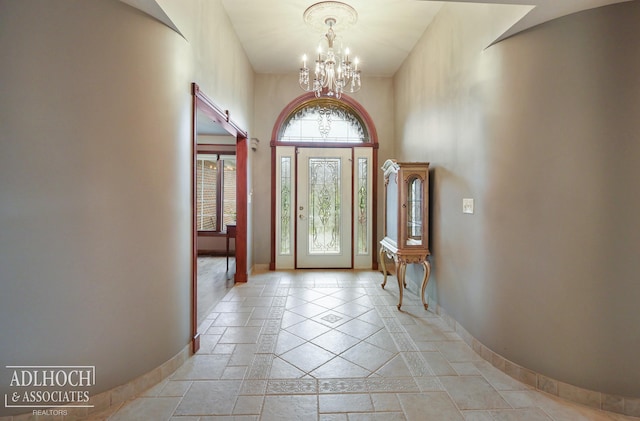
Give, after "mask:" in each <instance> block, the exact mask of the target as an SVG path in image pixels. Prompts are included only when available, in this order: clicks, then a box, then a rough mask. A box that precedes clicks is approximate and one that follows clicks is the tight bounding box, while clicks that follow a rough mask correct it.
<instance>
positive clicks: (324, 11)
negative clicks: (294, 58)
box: [299, 1, 361, 99]
mask: <svg viewBox="0 0 640 421" xmlns="http://www.w3.org/2000/svg"><path fill="white" fill-rule="evenodd" d="M303 18H304V21H305V22H306V23H307V24H309V25H311V26H313V27H317V26H318V23H322V24H323V25H326V26H328V27H329V29H328V31H327V33H326V34H325V36H324V37H325V38H326V40H327V44H328V48H327V51H326V52H324V51H323V50H322V47H321V46H319V47H318V56H317V58H316V60H315V70H314V78H313V81H311V79H310V71H309V68H308V67H307V55H306V54H305V55H304V56H303V57H302V67H301V68H300V75H299V83H300V87H301V88H302V89H303V90H305V91H307V92H314V93H315V95H316V97H318V98H319V97H320V96H321V95H322V94H325V95H327V96H329V97H334V96H335V97H336V98H338V99H339V98H340V97H341V96H342V93H343V92H347V93H354V92H358V91H359V90H360V86H361V82H360V70H359V69H358V58H355V59H354V61H353V62H352V61H351V59H350V58H349V49H348V48H346V49H345V50H344V52H342V51H340V50H338V51H336V50H335V49H334V42H335V40H336V34H335V31H334V29H333V28H334V27H336V26H337V24H338V19H339V18H340V24H341V25H342V26H344V25H345V24H346V25H349V24H354V23H355V22H356V20H357V19H358V14H357V13H356V11H355V9H354V8H353V7H351V6H349V5H348V4H345V3H340V2H337V1H325V2H320V3H316V4H314V5H312V6H310V7H309V8H307V10H305V12H304V14H303Z"/></svg>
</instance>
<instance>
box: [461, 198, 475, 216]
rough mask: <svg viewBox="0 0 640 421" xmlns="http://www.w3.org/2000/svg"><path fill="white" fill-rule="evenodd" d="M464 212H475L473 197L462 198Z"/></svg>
mask: <svg viewBox="0 0 640 421" xmlns="http://www.w3.org/2000/svg"><path fill="white" fill-rule="evenodd" d="M462 213H473V199H462Z"/></svg>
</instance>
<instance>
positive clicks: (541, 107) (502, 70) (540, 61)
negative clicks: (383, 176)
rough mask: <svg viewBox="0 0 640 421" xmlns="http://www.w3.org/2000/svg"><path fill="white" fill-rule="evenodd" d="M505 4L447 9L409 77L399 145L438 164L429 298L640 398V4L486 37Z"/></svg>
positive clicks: (561, 373) (576, 377)
mask: <svg viewBox="0 0 640 421" xmlns="http://www.w3.org/2000/svg"><path fill="white" fill-rule="evenodd" d="M499 14H500V10H498V9H496V8H495V6H487V5H476V6H473V7H472V6H470V5H465V7H462V6H461V5H457V4H450V5H446V6H445V7H444V8H443V10H442V12H441V13H440V15H438V16H437V17H436V19H435V21H434V23H433V25H432V26H431V27H430V28H429V29H428V30H427V31H426V33H425V34H424V36H423V38H422V39H421V40H420V41H419V43H418V45H417V46H416V48H415V49H414V51H413V52H412V54H411V56H410V58H409V59H408V60H407V61H406V62H405V63H404V65H403V67H402V69H401V70H400V71H399V73H398V74H397V75H396V78H395V101H396V114H395V116H396V135H397V142H398V143H397V146H396V148H397V149H396V150H397V153H398V157H399V158H401V159H411V160H425V161H430V162H431V163H432V166H433V168H434V173H433V189H432V192H431V194H432V207H433V209H432V219H433V225H432V252H433V276H432V281H431V284H430V286H429V288H428V292H429V295H430V296H431V297H432V298H434V299H435V300H437V302H438V303H439V304H440V305H441V306H442V307H443V308H444V310H445V311H446V312H447V313H449V314H450V315H451V316H453V317H454V318H455V319H456V320H457V321H458V322H459V323H460V324H461V325H462V326H463V327H464V328H465V329H467V330H468V331H469V332H470V333H471V334H472V335H473V336H474V337H476V338H477V339H479V340H480V341H481V342H482V343H483V344H485V345H486V346H488V347H489V348H490V349H492V350H493V351H495V352H497V353H498V354H501V355H502V356H504V357H506V358H507V359H509V360H511V361H513V362H515V363H517V364H519V365H522V366H524V367H526V368H529V369H532V370H534V371H536V372H539V373H541V374H544V375H546V376H549V377H551V378H555V379H558V380H561V381H563V382H567V383H570V384H573V385H576V386H579V387H582V388H586V389H591V390H596V391H601V392H605V393H609V394H614V395H615V394H617V395H623V396H631V397H637V396H640V371H639V370H638V359H637V357H638V350H639V349H640V330H639V329H638V328H637V326H638V324H640V312H639V311H638V303H639V302H640V284H639V283H638V282H637V280H638V273H639V272H640V266H639V265H640V263H639V262H640V261H639V260H638V258H637V250H638V249H640V222H639V221H638V218H637V211H636V209H638V206H640V194H639V193H638V192H639V190H638V186H637V180H638V179H640V165H638V163H639V162H640V141H639V139H638V136H639V135H638V133H640V119H638V118H637V116H638V115H639V114H640V83H638V74H640V27H639V26H638V25H637V22H638V21H640V3H639V2H630V3H623V4H620V5H616V6H611V7H606V8H600V9H594V10H592V11H588V12H584V13H580V14H577V15H572V16H568V17H565V18H562V19H559V20H556V21H552V22H549V23H547V24H544V25H542V26H539V27H536V28H534V29H531V30H529V31H527V32H525V33H521V34H520V35H517V36H514V37H512V38H510V39H507V40H505V41H503V42H501V43H498V44H496V45H494V46H492V47H490V48H488V49H484V47H485V46H486V45H487V44H486V43H487V41H490V38H491V37H490V36H489V34H490V33H491V32H493V30H492V26H493V25H494V24H495V21H496V19H497V18H498V17H499ZM462 198H474V199H475V205H476V210H475V214H473V215H463V214H462ZM411 276H412V277H413V278H414V280H415V279H417V277H418V274H417V273H416V272H412V273H411Z"/></svg>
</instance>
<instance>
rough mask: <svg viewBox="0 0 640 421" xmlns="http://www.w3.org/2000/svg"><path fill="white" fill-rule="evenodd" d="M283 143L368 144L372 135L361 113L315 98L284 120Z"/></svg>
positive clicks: (333, 100) (280, 138) (336, 102)
mask: <svg viewBox="0 0 640 421" xmlns="http://www.w3.org/2000/svg"><path fill="white" fill-rule="evenodd" d="M279 140H280V141H282V142H336V143H338V142H340V143H369V142H370V138H369V132H368V131H367V128H366V126H365V124H364V122H363V121H362V119H361V117H360V116H359V115H358V113H357V112H356V111H355V110H354V109H353V108H351V107H350V106H349V105H348V104H346V103H344V102H341V101H339V100H335V99H329V98H321V99H313V100H310V101H307V102H305V103H303V104H301V105H300V106H299V107H298V108H297V109H295V110H294V111H293V112H292V113H291V114H289V116H288V117H287V118H286V120H285V121H284V124H283V125H282V126H281V129H280V133H279Z"/></svg>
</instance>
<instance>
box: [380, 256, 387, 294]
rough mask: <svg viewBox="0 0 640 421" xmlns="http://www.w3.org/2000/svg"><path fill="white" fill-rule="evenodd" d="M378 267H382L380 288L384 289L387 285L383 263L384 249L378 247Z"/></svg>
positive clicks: (385, 266) (385, 268)
mask: <svg viewBox="0 0 640 421" xmlns="http://www.w3.org/2000/svg"><path fill="white" fill-rule="evenodd" d="M380 266H382V276H383V278H382V284H380V286H381V287H382V288H383V289H384V286H385V285H387V265H386V263H385V262H384V248H382V247H380Z"/></svg>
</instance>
